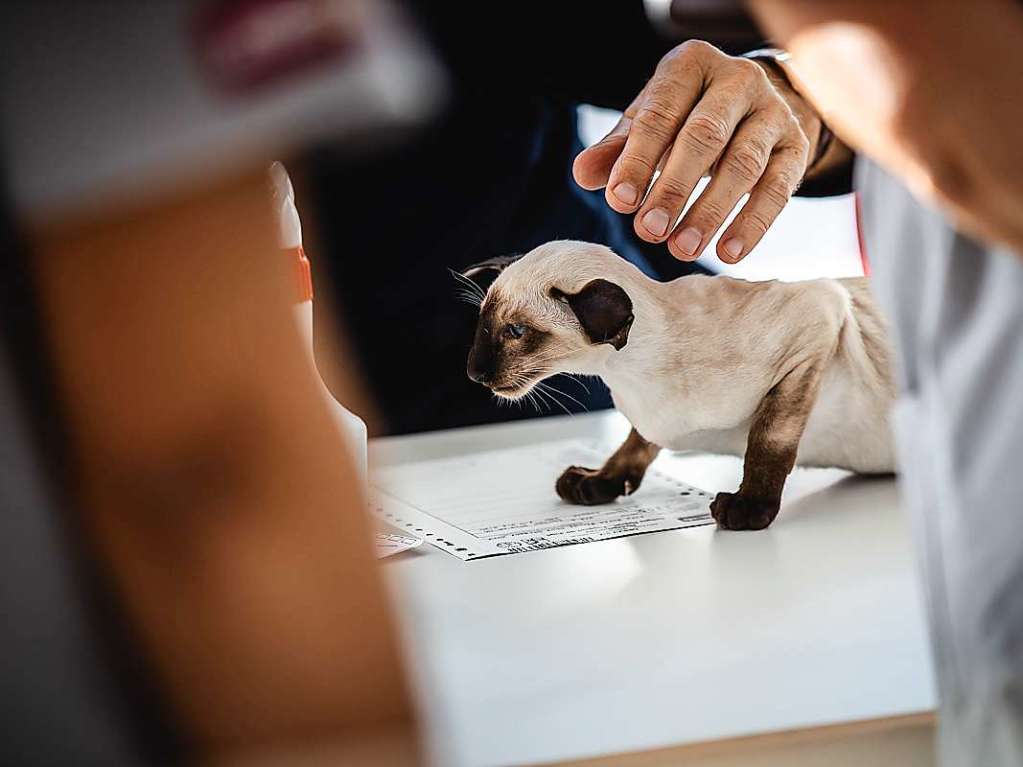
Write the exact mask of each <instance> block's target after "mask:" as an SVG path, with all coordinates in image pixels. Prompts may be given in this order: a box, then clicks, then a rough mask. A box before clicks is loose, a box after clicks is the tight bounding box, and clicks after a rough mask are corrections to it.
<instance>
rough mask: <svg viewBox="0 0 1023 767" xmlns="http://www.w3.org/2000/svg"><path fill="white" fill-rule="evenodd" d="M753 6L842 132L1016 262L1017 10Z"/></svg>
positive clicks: (1022, 234)
mask: <svg viewBox="0 0 1023 767" xmlns="http://www.w3.org/2000/svg"><path fill="white" fill-rule="evenodd" d="M750 6H751V9H752V10H753V11H754V13H755V15H756V16H757V18H758V20H759V21H760V23H761V24H762V25H763V27H764V29H765V30H766V31H768V32H769V33H771V34H773V35H774V36H775V37H776V38H777V39H778V40H779V42H780V43H781V44H783V45H784V46H785V47H786V48H787V49H788V50H789V51H790V52H791V53H792V56H793V62H792V66H793V68H794V69H795V71H797V72H798V76H799V78H800V79H801V81H802V84H803V89H804V91H805V92H806V93H808V94H809V95H810V97H811V98H812V99H813V100H814V101H815V102H816V106H817V108H818V111H819V112H820V113H821V114H822V115H823V116H824V118H825V120H826V121H827V122H828V124H829V125H831V126H832V127H833V128H834V129H835V130H836V132H837V133H839V134H840V135H841V136H842V137H843V138H844V139H846V140H847V141H848V142H849V143H850V144H852V145H853V146H855V147H856V148H857V149H858V150H860V151H863V152H864V153H866V154H867V155H869V156H871V157H872V158H873V159H875V160H876V161H877V162H879V163H880V164H881V165H883V166H884V167H885V168H886V169H887V170H888V171H889V172H891V173H893V174H895V175H896V176H898V177H900V178H902V180H903V181H904V182H906V183H907V185H908V186H909V187H910V188H911V189H912V190H913V191H914V192H916V193H917V194H919V195H920V196H922V197H924V198H927V199H932V200H935V201H937V202H938V203H939V204H940V205H942V206H943V207H944V208H945V209H946V210H948V211H950V212H951V214H952V215H953V217H954V218H955V220H956V222H957V223H958V224H959V225H960V226H961V227H962V228H963V229H965V230H967V231H969V232H971V233H973V234H975V235H978V236H980V237H983V238H985V239H987V240H989V241H995V242H998V243H1002V244H1007V245H1010V246H1011V247H1012V248H1013V249H1014V250H1016V251H1017V252H1023V152H1021V151H1020V143H1019V125H1020V124H1021V123H1023V103H1021V102H1020V100H1019V98H1017V95H1018V93H1019V90H1020V86H1021V84H1023V51H1021V49H1020V45H1019V41H1020V39H1023V7H1021V6H1020V5H1019V4H1017V3H1012V2H979V3H972V4H970V5H969V7H967V6H964V5H962V4H960V3H860V2H853V1H848V0H846V1H836V2H826V3H820V2H812V1H811V0H796V2H789V1H788V0H753V1H752V2H751V3H750Z"/></svg>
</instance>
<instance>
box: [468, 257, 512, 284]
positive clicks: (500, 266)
mask: <svg viewBox="0 0 1023 767" xmlns="http://www.w3.org/2000/svg"><path fill="white" fill-rule="evenodd" d="M520 258H522V254H521V253H516V254H514V255H511V256H494V258H488V259H487V260H486V261H480V262H479V263H478V264H470V265H469V266H467V267H465V268H464V269H462V270H461V275H462V276H463V277H468V278H469V279H475V278H476V277H478V276H480V275H483V274H487V273H488V272H493V273H494V274H493V276H495V277H496V276H497V275H498V274H500V273H501V272H503V271H504V270H505V269H507V268H508V267H509V266H511V265H512V264H514V263H515V262H516V261H518V260H519V259H520Z"/></svg>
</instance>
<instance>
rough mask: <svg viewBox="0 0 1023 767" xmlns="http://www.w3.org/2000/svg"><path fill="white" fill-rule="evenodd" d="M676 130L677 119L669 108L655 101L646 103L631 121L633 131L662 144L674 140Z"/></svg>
mask: <svg viewBox="0 0 1023 767" xmlns="http://www.w3.org/2000/svg"><path fill="white" fill-rule="evenodd" d="M677 129H678V123H677V118H676V117H675V115H674V114H673V112H672V110H671V108H670V107H669V106H668V105H667V104H663V103H660V102H657V101H651V102H649V103H647V104H646V105H645V106H644V107H643V108H642V109H641V110H640V111H639V113H638V114H637V115H636V117H635V119H633V121H632V130H633V131H639V132H640V133H642V134H643V135H645V136H649V137H650V138H653V139H656V140H658V141H662V142H666V141H669V140H670V139H672V138H674V135H675V132H676V130H677Z"/></svg>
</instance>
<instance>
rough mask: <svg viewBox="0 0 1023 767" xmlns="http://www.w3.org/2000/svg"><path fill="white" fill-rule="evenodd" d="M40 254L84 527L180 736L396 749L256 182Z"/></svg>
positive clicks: (393, 716)
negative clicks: (378, 731)
mask: <svg viewBox="0 0 1023 767" xmlns="http://www.w3.org/2000/svg"><path fill="white" fill-rule="evenodd" d="M35 239H36V246H37V249H38V251H39V255H38V258H37V264H38V274H39V280H38V282H39V285H40V291H41V294H42V295H41V299H42V304H43V309H44V313H45V316H46V318H47V320H48V325H49V330H50V336H51V340H52V343H53V350H54V357H55V360H56V368H57V372H58V374H59V389H60V391H61V393H62V395H63V399H64V402H65V404H66V410H67V413H68V417H69V431H70V433H71V435H72V437H73V443H74V444H73V454H74V456H75V469H76V475H77V485H76V488H75V497H76V499H77V501H78V506H79V509H80V511H81V513H82V515H83V518H84V525H83V527H84V528H85V529H86V530H87V531H88V532H89V533H90V534H91V536H92V538H93V541H94V545H93V548H94V551H95V552H96V554H97V556H98V558H99V559H100V560H101V561H102V562H104V563H105V564H106V566H107V570H108V573H109V575H110V579H111V580H112V582H113V583H114V584H115V587H116V588H117V590H118V592H119V596H120V601H121V604H122V605H123V607H124V609H125V611H126V613H127V614H128V616H129V619H130V622H131V624H133V627H134V629H135V630H136V633H137V635H138V636H139V637H140V638H141V641H142V643H143V645H144V648H145V650H146V654H147V655H148V656H149V658H150V659H151V660H152V664H153V667H154V668H155V671H156V675H157V677H158V679H159V682H160V684H161V686H162V687H163V688H164V689H165V691H166V693H167V696H168V698H169V699H170V701H171V703H172V704H173V707H174V708H175V709H176V710H177V712H178V713H179V714H180V716H181V718H182V720H183V721H184V722H185V723H186V725H187V729H188V730H189V732H190V734H191V735H192V736H193V737H194V738H195V739H196V740H197V741H198V742H200V743H201V744H202V745H203V747H204V748H205V749H206V750H208V751H213V752H220V751H223V750H225V749H228V750H229V749H232V748H234V747H237V746H240V745H244V746H246V747H248V748H253V747H261V746H277V747H280V746H284V745H287V744H288V743H289V742H298V741H306V742H308V740H309V739H312V738H319V739H322V740H326V741H330V740H335V739H336V740H341V741H344V739H346V738H349V739H350V736H351V734H352V733H353V732H364V733H368V732H369V731H371V730H373V729H374V728H394V727H398V728H399V729H400V728H405V732H406V736H407V735H408V733H411V728H410V724H409V722H410V713H409V708H408V700H407V697H406V691H405V687H404V681H403V677H402V670H401V665H400V662H399V660H398V654H397V649H396V646H395V637H394V635H393V633H392V625H391V623H390V618H389V615H388V613H387V609H386V603H385V599H384V594H383V590H382V587H381V584H380V581H379V578H378V576H377V570H376V567H375V563H374V561H373V559H372V555H371V552H370V544H369V540H370V533H369V530H368V525H367V521H366V520H365V519H364V518H363V515H362V510H361V503H360V494H359V491H358V489H357V488H358V485H357V483H356V481H355V478H354V476H353V474H352V471H351V468H350V466H349V465H348V462H346V461H345V460H344V450H343V447H342V444H341V442H340V440H339V437H338V435H337V434H336V433H334V432H333V431H332V430H331V429H330V427H329V426H328V424H329V423H330V419H329V415H328V413H327V411H326V408H325V406H324V403H323V401H322V398H321V395H320V391H319V390H318V388H317V385H316V382H315V380H314V379H313V377H312V375H311V373H312V371H311V370H310V368H309V365H308V363H307V361H306V360H305V358H304V356H303V350H302V348H301V347H300V345H299V338H298V334H297V328H296V326H295V322H294V317H293V313H292V308H291V301H292V300H293V296H292V295H291V292H290V291H291V285H292V283H291V281H290V275H289V274H288V273H287V272H286V271H285V268H284V262H283V261H282V259H281V258H280V254H279V252H278V251H277V248H276V232H275V230H274V228H273V226H272V222H271V219H270V215H269V204H268V199H267V192H266V183H265V179H264V178H263V174H262V173H258V174H254V175H253V176H252V177H248V178H244V179H241V180H239V181H237V182H235V183H232V184H228V185H226V186H224V187H222V188H220V189H217V190H213V191H210V192H208V193H206V194H205V195H202V196H194V197H192V198H191V199H189V200H187V201H182V202H178V203H174V204H161V205H157V206H154V207H152V208H150V209H148V210H145V211H144V212H141V213H137V214H126V215H123V216H119V217H117V218H113V217H112V218H109V219H105V220H103V221H101V222H98V223H92V224H88V225H84V226H76V227H71V228H68V229H63V230H59V231H47V232H40V233H38V234H37V236H36V238H35Z"/></svg>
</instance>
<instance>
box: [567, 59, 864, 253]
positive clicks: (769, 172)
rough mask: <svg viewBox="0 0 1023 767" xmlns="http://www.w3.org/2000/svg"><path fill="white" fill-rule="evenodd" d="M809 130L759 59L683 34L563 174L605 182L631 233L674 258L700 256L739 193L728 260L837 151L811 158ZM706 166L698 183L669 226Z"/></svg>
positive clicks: (799, 108) (797, 101)
mask: <svg viewBox="0 0 1023 767" xmlns="http://www.w3.org/2000/svg"><path fill="white" fill-rule="evenodd" d="M820 136H821V122H820V120H819V118H818V117H817V115H816V113H815V111H814V110H813V109H812V108H811V107H810V106H809V105H808V104H807V103H806V102H805V101H804V100H803V98H802V97H801V96H800V95H799V94H798V93H797V92H796V91H795V90H794V89H793V88H792V87H791V85H790V84H789V83H788V82H787V80H786V79H785V78H784V76H781V75H780V74H779V73H778V72H776V71H775V69H774V68H773V67H772V66H771V65H770V64H767V63H763V62H754V61H750V60H748V59H744V58H740V57H735V56H729V55H727V54H725V53H723V52H721V51H719V50H718V49H716V48H715V47H714V46H712V45H710V44H708V43H704V42H701V41H696V40H691V41H689V42H686V43H683V44H682V45H680V46H678V47H676V48H675V49H674V50H672V51H670V52H669V53H668V54H667V55H666V56H665V57H664V58H663V59H662V60H661V62H660V64H659V65H658V67H657V70H656V71H655V72H654V74H653V77H652V78H651V79H650V81H649V82H648V83H647V84H646V86H645V87H644V88H643V90H642V91H641V92H640V93H639V95H637V96H636V98H635V100H634V101H633V102H632V104H630V105H629V107H628V109H626V110H625V112H624V114H623V115H622V118H621V119H620V120H619V122H618V124H617V125H616V126H615V127H614V129H613V130H612V131H611V132H610V133H609V134H608V135H607V136H605V137H604V138H603V139H601V141H599V142H597V143H596V144H594V145H593V146H591V147H589V148H588V149H586V150H584V151H583V152H581V153H580V154H579V156H578V157H577V158H576V160H575V164H574V167H573V173H574V176H575V179H576V181H577V183H579V185H580V186H582V187H584V188H585V189H601V188H603V189H605V198H606V200H607V204H608V205H609V206H610V207H611V208H612V209H614V210H615V211H617V212H619V213H626V214H633V215H634V228H635V231H636V234H637V235H638V236H639V237H640V238H642V239H643V240H646V241H647V242H665V243H666V244H667V247H668V249H669V251H670V252H671V253H672V255H674V256H675V257H676V258H678V259H680V260H683V261H692V260H695V259H696V258H698V257H699V256H700V254H701V253H702V252H703V250H704V249H705V248H706V246H707V244H708V243H709V242H710V240H711V239H712V238H713V236H714V235H715V233H717V231H718V230H719V229H720V228H721V226H722V224H723V223H724V221H725V219H726V218H727V216H728V215H729V213H730V212H731V211H732V210H733V209H734V208H735V207H736V206H737V205H738V204H739V203H740V201H741V200H742V197H743V195H745V194H747V193H748V194H749V195H750V196H749V200H748V201H747V202H746V203H745V205H743V207H742V209H741V211H740V212H739V214H738V215H737V216H736V218H735V219H734V220H733V221H732V222H731V224H729V226H728V228H727V229H726V230H725V232H724V233H723V235H722V237H721V239H720V240H719V242H718V246H717V255H718V257H719V258H720V259H721V260H723V261H725V262H728V263H736V262H738V261H740V260H742V259H743V258H745V257H746V256H747V255H748V254H749V253H750V251H751V250H752V249H753V248H754V247H755V246H756V245H757V243H758V242H760V239H761V238H762V237H763V236H764V234H765V233H766V231H767V230H768V228H769V227H770V226H771V224H772V223H773V222H774V220H775V218H777V216H778V214H779V213H780V212H781V210H782V208H784V207H785V205H786V203H787V202H788V200H789V198H790V197H791V196H792V194H793V192H795V190H796V188H797V186H798V185H799V184H800V182H801V181H802V180H803V179H804V178H807V177H810V176H813V175H814V174H817V173H822V172H825V171H826V170H828V169H829V168H830V167H832V166H833V165H834V164H835V163H836V161H838V160H840V159H841V158H842V157H843V156H844V155H845V153H844V151H843V149H842V148H841V147H840V146H837V145H836V146H834V147H833V149H831V150H829V151H828V152H827V154H826V156H824V157H820V158H818V160H817V162H815V163H813V165H812V167H811V162H812V161H813V160H814V158H815V157H816V153H817V142H818V141H819V139H820ZM657 169H660V171H661V173H660V176H659V177H658V178H657V180H656V181H655V182H654V183H653V186H652V187H651V186H650V182H651V179H652V178H653V176H654V172H655V170H657ZM707 175H710V177H711V181H710V183H709V185H708V186H707V188H706V189H705V190H704V191H703V193H702V194H701V195H700V196H699V198H698V199H696V201H695V202H694V203H693V205H692V207H691V208H690V209H689V211H688V212H687V213H686V215H685V217H684V218H683V219H682V220H681V221H680V222H678V223H677V224H676V221H678V217H679V215H680V214H681V212H682V210H683V208H684V207H685V205H686V202H687V201H688V200H689V198H690V196H691V195H692V193H693V190H694V188H695V187H696V184H697V182H699V180H700V179H701V178H702V177H704V176H707ZM648 187H650V188H649V192H647V189H648Z"/></svg>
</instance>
